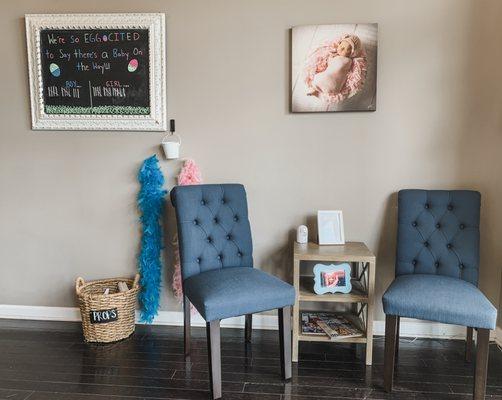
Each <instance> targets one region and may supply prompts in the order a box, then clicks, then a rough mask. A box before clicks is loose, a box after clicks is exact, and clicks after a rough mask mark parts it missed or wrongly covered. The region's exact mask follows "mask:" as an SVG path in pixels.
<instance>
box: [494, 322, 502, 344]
mask: <svg viewBox="0 0 502 400" xmlns="http://www.w3.org/2000/svg"><path fill="white" fill-rule="evenodd" d="M495 341H496V342H497V344H498V345H499V346H502V328H500V327H497V328H496V329H495Z"/></svg>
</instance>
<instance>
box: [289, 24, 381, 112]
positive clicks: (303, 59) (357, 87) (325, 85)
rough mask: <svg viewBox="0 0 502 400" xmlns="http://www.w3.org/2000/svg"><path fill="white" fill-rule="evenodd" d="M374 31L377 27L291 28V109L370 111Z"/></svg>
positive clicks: (373, 98) (373, 102)
mask: <svg viewBox="0 0 502 400" xmlns="http://www.w3.org/2000/svg"><path fill="white" fill-rule="evenodd" d="M377 33H378V25H377V24H335V25H305V26H296V27H294V28H293V29H292V63H291V68H292V71H291V80H292V81H291V90H292V93H291V100H292V104H291V109H292V111H293V112H331V111H375V110H376V74H377V65H376V62H377Z"/></svg>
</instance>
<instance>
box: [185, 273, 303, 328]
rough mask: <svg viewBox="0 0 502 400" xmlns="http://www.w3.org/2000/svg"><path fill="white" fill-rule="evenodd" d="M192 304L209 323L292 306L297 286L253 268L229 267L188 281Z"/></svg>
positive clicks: (186, 291) (187, 294)
mask: <svg viewBox="0 0 502 400" xmlns="http://www.w3.org/2000/svg"><path fill="white" fill-rule="evenodd" d="M183 286H184V290H185V294H186V296H187V297H188V298H189V300H190V302H191V303H192V304H193V305H194V306H195V308H196V309H197V311H199V313H200V314H201V315H202V317H203V318H204V319H205V320H206V321H213V320H216V319H223V318H230V317H236V316H239V315H244V314H252V313H257V312H260V311H265V310H272V309H274V308H282V307H286V306H291V305H293V303H294V302H295V289H294V288H293V286H291V285H289V284H287V283H286V282H283V281H281V280H280V279H278V278H276V277H275V276H272V275H269V274H267V273H265V272H262V271H260V270H258V269H255V268H251V267H226V268H221V269H217V270H211V271H207V272H202V273H200V274H198V275H194V276H191V277H190V278H188V279H185V281H184V283H183Z"/></svg>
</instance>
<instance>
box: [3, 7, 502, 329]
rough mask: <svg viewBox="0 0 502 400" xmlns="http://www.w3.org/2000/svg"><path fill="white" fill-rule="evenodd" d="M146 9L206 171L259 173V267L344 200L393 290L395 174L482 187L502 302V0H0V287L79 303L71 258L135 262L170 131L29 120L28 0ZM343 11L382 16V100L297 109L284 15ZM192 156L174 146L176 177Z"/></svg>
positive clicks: (187, 147) (107, 268) (21, 296)
mask: <svg viewBox="0 0 502 400" xmlns="http://www.w3.org/2000/svg"><path fill="white" fill-rule="evenodd" d="M138 11H141V12H164V13H166V14H167V44H168V51H167V54H168V72H167V75H168V76H167V80H168V111H169V115H170V117H175V118H176V120H177V126H178V129H179V132H180V133H181V134H182V136H183V148H182V151H183V155H184V156H186V157H193V158H194V159H195V160H197V162H198V163H199V164H200V166H201V168H202V171H203V175H204V179H205V181H206V182H242V183H244V184H245V185H246V186H247V190H248V194H249V202H250V214H251V220H252V227H253V233H254V244H255V259H256V264H257V265H259V266H261V268H262V269H263V270H266V271H269V272H272V273H274V274H277V275H279V276H281V277H284V278H289V277H290V275H291V269H292V266H291V257H290V250H291V248H290V242H291V231H292V229H293V228H294V227H296V226H297V225H299V224H301V223H304V222H305V221H306V219H307V218H309V217H311V216H313V215H314V213H315V211H316V210H317V209H330V208H331V209H342V210H343V211H344V218H345V225H346V227H345V228H346V237H347V238H348V239H349V240H362V241H365V242H366V243H367V244H368V245H369V247H370V248H371V249H372V250H374V251H375V252H376V253H377V256H378V276H377V291H378V296H380V295H381V294H382V292H383V290H384V289H385V288H386V287H387V285H388V284H389V282H390V281H391V279H392V277H393V261H394V247H395V238H394V237H395V228H396V221H395V219H396V196H395V192H396V191H397V190H399V189H401V188H410V187H418V188H472V189H477V190H480V191H481V192H482V194H483V211H482V247H483V251H482V271H481V282H480V285H481V288H482V289H483V291H484V292H485V293H486V294H487V295H488V297H489V298H490V299H491V300H492V301H493V303H494V304H499V291H500V271H501V261H500V260H502V248H501V247H500V246H498V242H499V238H500V237H501V236H502V224H501V223H500V222H501V219H502V211H501V208H500V199H501V198H502V182H501V174H500V170H501V167H502V161H501V160H502V157H500V151H501V149H502V135H501V123H502V120H501V115H502V114H501V113H500V110H501V109H502V104H501V103H502V101H501V100H502V98H501V95H500V93H501V89H502V80H501V79H499V77H500V71H499V65H500V64H501V62H502V56H501V47H500V45H499V44H500V43H501V39H502V28H500V20H501V17H502V2H500V1H499V0H492V1H489V0H486V1H480V0H443V1H440V2H438V1H436V0H424V1H398V0H394V1H393V0H379V1H370V0H368V1H362V0H361V1H354V0H351V1H348V0H347V1H333V0H325V1H322V0H315V1H314V0H313V1H308V2H306V1H300V0H295V1H291V0H288V1H286V0H282V1H277V0H272V1H270V0H254V1H237V0H235V1H230V0H228V1H191V0H173V1H168V0H159V1H155V0H145V1H141V2H137V1H132V0H121V1H118V0H117V1H115V0H109V1H101V0H87V1H85V2H80V1H79V2H77V1H56V0H45V1H40V0H29V1H23V0H19V1H16V2H4V3H3V4H2V13H1V16H0V37H1V38H2V54H3V62H2V71H1V73H0V88H1V90H0V120H1V121H2V127H1V129H0V187H1V190H2V196H1V197H0V221H1V224H0V265H1V278H0V304H26V305H46V306H73V305H74V304H75V302H74V297H73V282H74V279H75V277H76V276H78V275H82V276H84V277H85V278H100V277H109V276H116V275H131V274H133V273H134V271H135V268H136V265H135V255H136V253H137V251H138V240H139V225H138V222H137V218H138V215H137V212H136V208H135V196H136V193H137V190H138V185H137V183H136V179H135V174H136V172H137V169H138V166H139V165H140V163H141V161H142V160H143V159H144V158H146V157H148V156H149V155H151V154H152V153H156V152H157V153H159V149H158V144H159V142H160V140H161V137H162V134H161V133H110V132H86V133H70V132H34V131H31V129H30V114H29V88H28V82H27V67H26V62H27V61H26V54H25V53H26V48H25V34H24V21H23V15H24V14H25V13H46V12H51V13H56V12H61V13H63V12H138ZM334 22H377V23H379V51H378V104H377V111H376V112H374V113H340V114H298V115H293V114H290V113H289V112H288V108H289V106H288V102H289V94H288V90H289V82H288V80H289V28H290V27H291V26H293V25H299V24H318V23H334ZM159 154H160V153H159ZM179 167H180V162H167V161H164V162H163V163H162V168H163V170H164V172H165V174H166V176H167V178H168V179H167V186H168V187H171V186H172V185H173V183H174V178H173V177H174V176H175V175H176V174H177V173H178V171H179ZM171 221H172V220H171ZM165 275H166V276H165V280H164V282H165V285H166V287H165V289H164V291H163V294H162V308H163V309H169V310H174V309H179V307H178V305H177V303H176V302H175V301H174V299H173V297H172V295H171V290H170V288H169V286H170V278H169V276H170V275H171V267H170V266H169V270H168V271H167V272H166V274H165ZM378 307H379V310H380V303H379V306H378ZM377 317H378V318H380V319H381V318H382V314H381V311H379V312H378V313H377Z"/></svg>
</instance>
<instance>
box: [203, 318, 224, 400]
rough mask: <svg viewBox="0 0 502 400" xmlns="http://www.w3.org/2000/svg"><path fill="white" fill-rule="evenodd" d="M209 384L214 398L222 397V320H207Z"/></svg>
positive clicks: (214, 399)
mask: <svg viewBox="0 0 502 400" xmlns="http://www.w3.org/2000/svg"><path fill="white" fill-rule="evenodd" d="M206 334H207V354H208V358H209V386H210V389H211V397H212V398H213V400H216V399H220V398H221V351H220V321H219V320H215V321H210V322H206Z"/></svg>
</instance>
